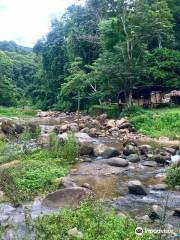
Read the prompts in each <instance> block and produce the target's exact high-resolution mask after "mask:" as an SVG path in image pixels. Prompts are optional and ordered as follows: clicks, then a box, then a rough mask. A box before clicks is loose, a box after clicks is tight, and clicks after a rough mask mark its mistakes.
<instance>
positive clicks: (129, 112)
mask: <svg viewBox="0 0 180 240" xmlns="http://www.w3.org/2000/svg"><path fill="white" fill-rule="evenodd" d="M146 112H147V111H146V110H144V109H143V108H142V107H139V106H131V107H126V108H123V109H122V112H121V114H120V116H121V117H131V116H132V117H133V116H138V115H140V114H145V113H146Z"/></svg>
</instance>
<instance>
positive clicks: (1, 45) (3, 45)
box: [0, 41, 32, 54]
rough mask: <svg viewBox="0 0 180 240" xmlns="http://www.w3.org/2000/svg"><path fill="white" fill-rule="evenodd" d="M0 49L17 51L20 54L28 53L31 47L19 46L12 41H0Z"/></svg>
mask: <svg viewBox="0 0 180 240" xmlns="http://www.w3.org/2000/svg"><path fill="white" fill-rule="evenodd" d="M0 50H2V51H8V52H17V53H21V54H28V53H31V52H32V48H29V47H23V46H20V45H18V44H16V43H15V42H14V41H0Z"/></svg>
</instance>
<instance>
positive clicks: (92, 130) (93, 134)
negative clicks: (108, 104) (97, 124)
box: [89, 128, 99, 137]
mask: <svg viewBox="0 0 180 240" xmlns="http://www.w3.org/2000/svg"><path fill="white" fill-rule="evenodd" d="M98 135H99V133H98V131H97V129H96V128H90V129H89V136H90V137H98Z"/></svg>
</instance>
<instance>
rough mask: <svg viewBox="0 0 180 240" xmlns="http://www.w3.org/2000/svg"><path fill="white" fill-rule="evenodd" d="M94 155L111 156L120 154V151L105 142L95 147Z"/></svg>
mask: <svg viewBox="0 0 180 240" xmlns="http://www.w3.org/2000/svg"><path fill="white" fill-rule="evenodd" d="M94 155H95V156H96V157H98V156H102V157H103V158H111V157H116V156H119V155H120V152H119V150H118V149H116V148H114V147H109V146H106V145H104V144H98V145H97V146H95V147H94Z"/></svg>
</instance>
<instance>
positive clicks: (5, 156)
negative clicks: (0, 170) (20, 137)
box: [0, 141, 20, 164]
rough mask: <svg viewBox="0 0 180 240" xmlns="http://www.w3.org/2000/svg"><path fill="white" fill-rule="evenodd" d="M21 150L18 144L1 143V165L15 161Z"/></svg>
mask: <svg viewBox="0 0 180 240" xmlns="http://www.w3.org/2000/svg"><path fill="white" fill-rule="evenodd" d="M19 150H20V149H19V147H18V146H17V145H16V144H9V143H7V142H5V141H0V164H1V163H6V162H9V161H11V160H13V159H14V158H15V157H17V155H18V154H19Z"/></svg>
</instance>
